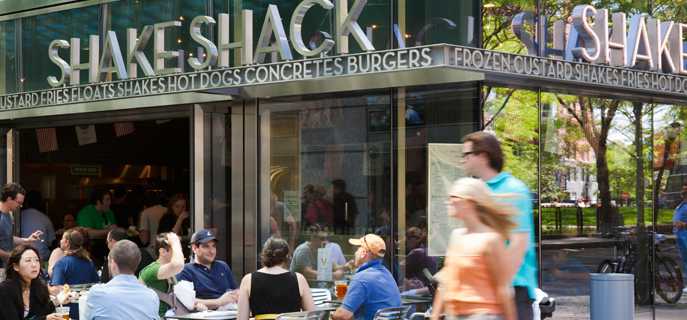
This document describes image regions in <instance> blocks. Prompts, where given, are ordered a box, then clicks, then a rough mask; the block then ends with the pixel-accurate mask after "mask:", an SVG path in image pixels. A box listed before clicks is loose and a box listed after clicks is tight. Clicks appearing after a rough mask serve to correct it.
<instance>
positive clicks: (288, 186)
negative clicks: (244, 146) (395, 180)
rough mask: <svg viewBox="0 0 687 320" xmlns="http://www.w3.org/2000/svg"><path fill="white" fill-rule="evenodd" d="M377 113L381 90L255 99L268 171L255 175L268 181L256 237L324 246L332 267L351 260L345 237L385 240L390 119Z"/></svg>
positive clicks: (383, 102)
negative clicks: (382, 237) (371, 236)
mask: <svg viewBox="0 0 687 320" xmlns="http://www.w3.org/2000/svg"><path fill="white" fill-rule="evenodd" d="M384 114H389V115H390V114H391V110H390V99H389V96H387V95H384V94H380V93H367V94H353V95H341V96H336V97H313V98H308V99H302V98H286V99H272V100H266V101H263V102H262V103H261V104H260V123H261V132H260V143H261V150H262V155H263V156H262V157H263V160H262V165H261V167H262V172H264V173H268V172H269V175H267V174H264V175H263V177H262V182H263V184H262V185H264V186H269V188H266V189H268V190H264V191H262V193H261V195H262V196H261V206H262V208H264V209H263V210H262V213H261V226H262V227H261V229H262V232H261V235H262V238H263V239H266V238H267V237H268V236H281V237H282V238H284V239H287V240H288V241H289V244H290V245H291V246H292V247H293V248H297V247H298V246H299V245H302V244H304V243H309V245H311V246H312V247H314V248H320V247H326V248H328V249H329V251H331V252H334V253H332V254H333V256H332V259H333V260H334V262H335V264H336V265H342V264H343V263H345V261H347V260H349V259H351V258H352V255H353V251H352V250H353V248H352V247H351V246H350V245H349V244H348V239H349V238H352V237H359V236H360V235H362V234H364V233H368V232H378V233H380V235H385V236H388V238H389V239H390V237H389V236H390V235H391V234H390V229H389V226H390V223H389V222H390V220H389V219H390V212H391V211H390V210H389V208H391V206H390V199H391V197H390V194H391V192H392V190H391V178H390V176H389V175H390V172H391V169H390V168H391V154H390V146H391V142H390V130H391V122H390V120H391V119H390V118H385V117H384V116H383V115H384ZM328 243H329V245H327V244H328ZM309 253H310V254H311V255H312V257H313V258H314V257H316V255H317V252H316V250H314V249H313V250H311V251H310V252H309ZM294 258H295V257H294ZM302 260H304V261H305V262H309V263H310V264H312V266H313V267H316V265H315V264H314V262H313V260H314V259H307V260H306V259H305V258H303V259H302ZM299 263H301V264H308V263H304V262H303V261H301V260H299ZM315 269H316V268H315ZM315 278H316V276H314V275H311V276H310V279H311V280H313V279H315Z"/></svg>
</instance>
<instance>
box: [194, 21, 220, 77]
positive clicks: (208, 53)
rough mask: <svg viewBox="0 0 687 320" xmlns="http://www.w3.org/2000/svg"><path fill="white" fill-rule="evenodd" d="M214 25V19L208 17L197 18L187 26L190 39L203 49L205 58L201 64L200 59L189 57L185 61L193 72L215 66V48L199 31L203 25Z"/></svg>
mask: <svg viewBox="0 0 687 320" xmlns="http://www.w3.org/2000/svg"><path fill="white" fill-rule="evenodd" d="M215 23H216V22H215V19H213V18H212V17H208V16H197V17H195V18H193V20H192V21H191V25H190V26H189V32H190V33H191V39H193V40H194V41H195V42H197V43H198V44H200V45H201V46H202V47H203V49H205V58H204V59H203V60H202V62H201V59H200V57H189V58H188V60H187V61H188V64H189V65H190V66H191V68H193V69H195V70H203V69H206V68H207V67H209V66H212V65H215V64H217V46H215V44H214V43H212V41H210V39H208V38H206V37H204V36H203V34H202V33H201V30H200V27H201V25H203V24H209V25H212V24H215Z"/></svg>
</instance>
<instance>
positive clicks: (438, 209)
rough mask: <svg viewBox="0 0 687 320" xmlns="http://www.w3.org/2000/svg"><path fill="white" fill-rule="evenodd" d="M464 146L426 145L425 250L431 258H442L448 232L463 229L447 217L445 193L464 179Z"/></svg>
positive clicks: (453, 144)
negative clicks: (457, 181) (462, 162)
mask: <svg viewBox="0 0 687 320" xmlns="http://www.w3.org/2000/svg"><path fill="white" fill-rule="evenodd" d="M462 157H463V145H462V144H458V143H429V144H427V158H428V159H427V164H428V166H427V171H428V172H427V181H428V182H427V204H428V206H427V210H428V212H427V220H428V221H427V225H428V226H427V229H428V230H427V233H428V235H427V248H428V251H429V252H428V253H429V255H430V256H443V255H445V254H446V247H447V245H448V242H449V239H450V237H451V231H452V230H453V229H455V228H459V227H461V226H462V224H461V222H460V221H459V220H457V219H455V218H451V217H449V216H448V214H447V213H448V206H447V205H446V201H447V200H448V191H449V189H450V188H451V185H453V183H454V182H455V181H456V180H458V179H459V178H462V177H464V176H465V174H464V173H463V168H462V167H461V164H460V162H461V159H462Z"/></svg>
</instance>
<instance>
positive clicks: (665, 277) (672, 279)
mask: <svg viewBox="0 0 687 320" xmlns="http://www.w3.org/2000/svg"><path fill="white" fill-rule="evenodd" d="M615 237H616V238H618V239H620V240H622V242H621V245H620V246H619V249H620V250H621V254H620V255H619V256H617V257H616V258H615V259H608V260H604V261H603V262H601V264H599V267H598V269H597V272H599V273H631V274H634V276H635V300H636V301H637V303H639V304H647V303H649V302H651V301H650V300H651V294H650V290H641V289H640V288H639V284H640V280H641V278H640V276H639V272H640V270H641V269H640V268H641V267H642V266H641V264H642V262H644V263H646V265H645V266H644V268H645V270H647V272H652V271H654V269H653V268H652V262H651V259H648V258H647V259H640V257H639V249H640V247H639V241H638V240H637V237H636V235H634V233H633V232H632V229H630V228H624V227H621V228H619V230H618V232H617V233H616V234H615ZM647 237H648V238H649V239H654V241H653V248H654V250H655V252H656V258H655V260H654V261H655V263H656V270H655V271H654V280H655V285H656V293H657V294H658V295H659V296H660V297H661V299H663V300H664V301H665V302H667V303H670V304H674V303H677V302H678V301H679V300H680V298H681V297H682V288H683V280H682V272H681V270H680V266H679V264H678V263H677V262H676V261H675V260H674V259H673V258H671V257H669V256H667V255H665V254H661V250H660V244H661V243H663V242H664V241H665V239H666V237H665V235H663V234H659V233H654V232H647ZM647 252H651V251H650V250H647Z"/></svg>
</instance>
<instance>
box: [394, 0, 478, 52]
mask: <svg viewBox="0 0 687 320" xmlns="http://www.w3.org/2000/svg"><path fill="white" fill-rule="evenodd" d="M399 5H400V6H405V8H404V10H405V17H404V19H405V22H406V24H407V26H405V34H404V35H403V37H404V38H405V42H406V46H408V47H412V46H419V45H427V44H433V43H449V44H458V45H464V46H476V45H477V41H478V33H477V32H478V31H479V29H480V26H479V25H478V18H479V16H478V15H479V8H480V2H479V1H473V0H468V1H432V0H419V1H418V0H401V1H399Z"/></svg>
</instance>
